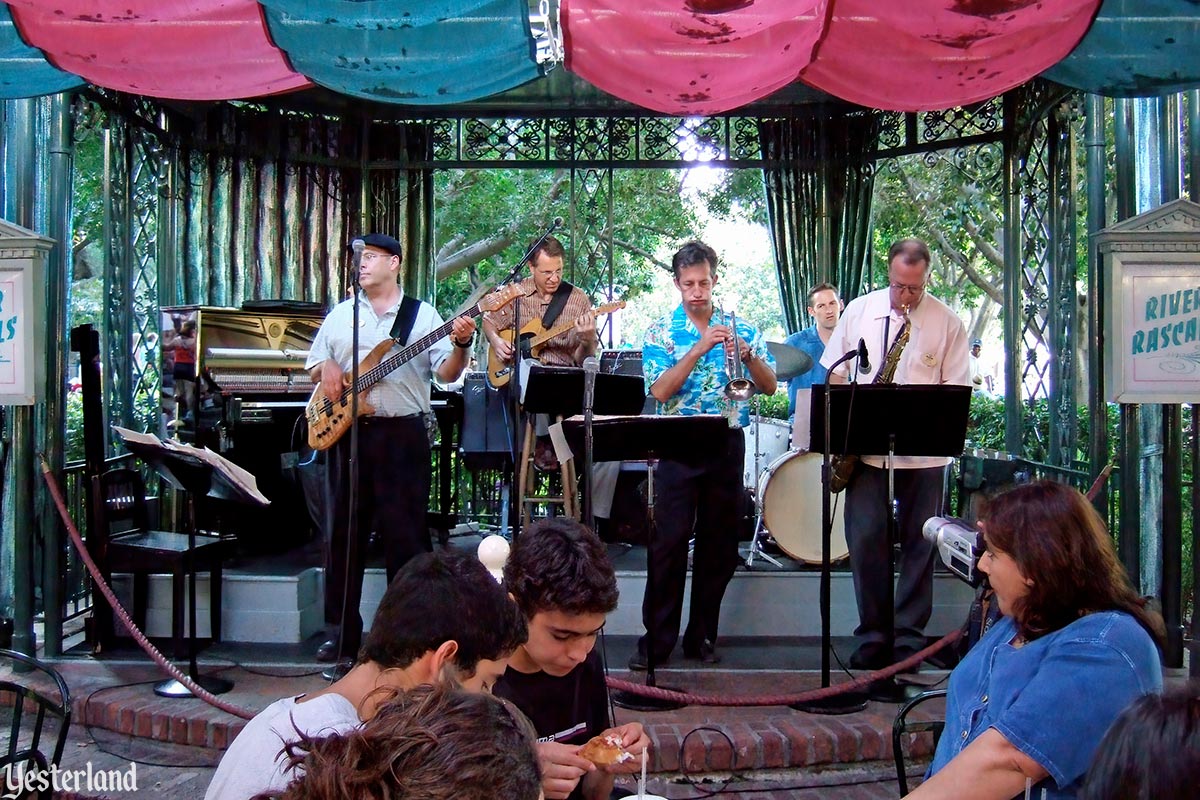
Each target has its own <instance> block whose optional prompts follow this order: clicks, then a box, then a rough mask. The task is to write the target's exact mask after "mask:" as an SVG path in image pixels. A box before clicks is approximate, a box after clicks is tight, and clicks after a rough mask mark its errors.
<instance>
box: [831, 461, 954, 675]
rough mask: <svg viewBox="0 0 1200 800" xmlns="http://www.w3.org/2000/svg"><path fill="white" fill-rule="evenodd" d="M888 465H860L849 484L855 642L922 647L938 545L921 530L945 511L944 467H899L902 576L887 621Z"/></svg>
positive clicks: (885, 649)
mask: <svg viewBox="0 0 1200 800" xmlns="http://www.w3.org/2000/svg"><path fill="white" fill-rule="evenodd" d="M887 475H888V473H887V470H886V469H879V468H877V467H870V466H867V465H866V464H859V466H858V471H857V472H856V473H855V475H854V478H853V479H852V480H851V481H850V483H849V485H848V486H847V487H846V544H847V545H848V546H849V548H850V569H851V570H852V571H853V577H854V597H855V599H856V600H857V601H858V619H859V625H858V628H857V629H855V631H854V636H855V640H856V644H857V645H858V646H859V647H862V646H864V645H867V646H870V647H873V648H882V652H884V653H885V654H891V652H892V651H893V649H894V648H896V647H899V648H902V649H904V650H908V651H913V652H915V651H916V650H919V649H920V648H922V647H924V646H925V625H926V624H927V623H928V622H929V616H930V613H931V612H932V610H933V561H934V556H935V553H934V547H933V545H932V544H930V543H929V542H927V541H926V540H925V537H924V536H923V535H922V534H921V527H922V526H923V525H924V524H925V520H927V519H929V518H930V517H932V516H936V515H937V514H939V513H941V511H942V499H943V497H944V495H945V485H946V468H945V467H933V468H930V469H898V470H896V471H895V475H896V502H897V506H898V509H899V514H898V516H897V520H898V523H899V524H898V535H899V540H900V560H899V561H898V562H897V564H896V566H897V567H898V568H899V577H898V578H897V580H896V595H895V606H894V608H895V616H894V618H893V619H892V620H891V624H890V625H889V624H888V623H889V620H888V616H889V613H890V612H891V609H889V608H888V605H887V602H888V596H887V594H888V583H889V582H890V581H891V580H892V546H891V543H890V542H889V541H888V535H887V534H888V531H887V497H888V491H887V489H888V487H887Z"/></svg>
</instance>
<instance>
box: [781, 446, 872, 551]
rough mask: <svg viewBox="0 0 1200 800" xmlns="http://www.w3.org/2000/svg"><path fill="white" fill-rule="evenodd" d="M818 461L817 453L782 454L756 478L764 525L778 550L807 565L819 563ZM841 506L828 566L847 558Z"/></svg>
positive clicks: (819, 469) (819, 464)
mask: <svg viewBox="0 0 1200 800" xmlns="http://www.w3.org/2000/svg"><path fill="white" fill-rule="evenodd" d="M821 460H822V458H821V454H820V453H806V452H792V453H785V454H783V455H782V456H780V457H779V458H777V459H775V460H774V461H773V462H771V465H770V466H769V467H767V468H766V470H764V471H763V474H762V477H761V478H760V479H759V485H760V486H761V487H763V488H762V500H761V501H760V504H761V509H762V518H763V524H764V525H765V527H766V529H767V531H768V532H769V533H770V534H771V537H772V538H773V539H774V540H775V542H776V544H778V545H779V549H781V550H783V552H785V553H787V554H788V555H789V556H791V557H792V558H794V559H796V560H797V561H803V562H804V563H806V564H820V563H821ZM838 499H839V498H837V497H836V496H835V497H834V500H835V501H837V500H838ZM841 499H843V500H844V499H845V496H844V495H843V496H842V498H841ZM843 505H844V503H838V504H837V508H836V509H835V511H834V515H833V532H832V535H831V536H830V540H829V560H830V562H831V563H832V562H835V561H841V560H842V559H844V558H846V557H847V556H849V555H850V548H849V547H847V546H846V526H845V523H844V521H843V518H842V506H843Z"/></svg>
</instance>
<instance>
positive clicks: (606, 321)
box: [571, 168, 613, 345]
mask: <svg viewBox="0 0 1200 800" xmlns="http://www.w3.org/2000/svg"><path fill="white" fill-rule="evenodd" d="M571 208H572V216H571V229H572V236H571V244H572V249H573V251H574V252H573V255H574V258H573V259H572V260H571V282H572V283H574V284H575V285H576V286H578V287H580V288H581V289H583V291H584V292H586V293H587V295H588V296H589V297H592V298H597V297H603V298H605V299H607V300H611V299H612V295H613V288H612V279H613V277H612V276H613V260H612V259H613V252H612V230H613V171H612V169H611V168H610V169H577V170H572V171H571ZM596 322H597V326H598V328H599V330H598V333H599V335H600V338H601V339H602V340H603V341H604V342H606V343H607V344H609V345H611V344H612V317H611V316H608V315H606V316H604V317H601V318H599V319H597V321H596Z"/></svg>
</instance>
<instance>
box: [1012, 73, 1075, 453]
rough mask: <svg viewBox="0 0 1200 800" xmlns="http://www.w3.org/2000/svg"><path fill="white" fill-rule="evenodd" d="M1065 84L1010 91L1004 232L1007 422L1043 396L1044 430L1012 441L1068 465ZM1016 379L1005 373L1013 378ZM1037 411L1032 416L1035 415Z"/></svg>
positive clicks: (1071, 425) (1068, 133) (1071, 444)
mask: <svg viewBox="0 0 1200 800" xmlns="http://www.w3.org/2000/svg"><path fill="white" fill-rule="evenodd" d="M1066 97H1067V96H1066V95H1065V94H1064V93H1063V92H1062V90H1061V89H1058V88H1057V87H1053V86H1051V85H1049V84H1045V83H1041V82H1036V83H1034V84H1030V85H1028V86H1026V87H1022V89H1020V90H1019V91H1017V92H1016V93H1014V100H1013V106H1012V111H1011V114H1012V118H1011V121H1010V124H1011V125H1012V131H1011V134H1010V137H1011V138H1010V139H1009V142H1010V146H1011V150H1010V151H1009V152H1008V158H1009V159H1011V160H1012V165H1011V167H1010V172H1009V174H1010V176H1011V177H1010V180H1011V181H1012V186H1011V189H1010V191H1011V192H1012V201H1013V202H1011V203H1010V205H1009V212H1008V215H1009V218H1008V220H1007V225H1009V226H1014V225H1015V228H1014V229H1013V230H1012V232H1011V233H1010V235H1009V238H1008V239H1007V242H1008V246H1009V247H1012V248H1013V250H1014V252H1015V253H1016V254H1017V257H1016V259H1011V258H1010V259H1009V264H1008V275H1007V276H1006V280H1007V281H1013V282H1015V285H1014V286H1012V287H1011V288H1010V289H1009V291H1008V296H1009V297H1010V298H1011V299H1012V301H1013V302H1012V305H1013V306H1014V307H1013V308H1011V309H1010V313H1014V314H1018V315H1019V316H1018V318H1017V319H1014V320H1012V322H1011V324H1010V325H1009V326H1008V327H1007V328H1006V330H1007V336H1006V346H1007V347H1008V348H1009V358H1010V359H1013V360H1014V361H1013V366H1012V367H1011V368H1010V370H1009V372H1008V376H1009V378H1010V379H1011V378H1015V379H1016V383H1017V386H1012V387H1009V391H1008V398H1009V400H1008V402H1009V406H1010V408H1009V412H1008V414H1007V419H1008V422H1009V424H1010V426H1011V425H1013V424H1014V419H1016V420H1017V422H1016V423H1015V424H1016V425H1017V426H1018V429H1019V426H1020V422H1019V417H1020V415H1019V414H1017V413H1016V404H1017V403H1021V402H1023V403H1026V404H1028V405H1029V407H1030V409H1031V410H1034V409H1035V407H1036V406H1037V405H1039V404H1043V403H1044V404H1045V405H1046V406H1047V410H1048V412H1049V424H1048V426H1047V428H1046V429H1045V430H1043V429H1042V428H1041V427H1040V426H1038V425H1035V426H1033V428H1032V429H1031V430H1026V431H1019V432H1010V438H1009V441H1010V444H1009V447H1010V449H1012V448H1013V446H1014V445H1015V444H1018V443H1019V445H1020V449H1021V450H1022V454H1023V455H1024V456H1026V457H1028V458H1033V459H1035V460H1039V461H1041V460H1048V461H1050V462H1051V463H1054V464H1056V465H1058V466H1071V465H1072V464H1073V463H1074V456H1075V444H1076V437H1077V434H1076V426H1077V419H1076V418H1077V410H1076V407H1075V391H1074V383H1075V371H1076V364H1075V351H1074V347H1075V340H1076V339H1077V337H1076V336H1075V308H1076V305H1077V302H1078V301H1077V297H1076V293H1077V287H1076V267H1075V264H1076V253H1075V249H1076V232H1075V226H1076V224H1077V221H1076V218H1075V198H1074V194H1075V187H1074V183H1073V179H1074V171H1073V157H1074V143H1073V138H1072V137H1073V131H1072V125H1071V120H1072V112H1071V109H1070V107H1069V105H1068V104H1066V103H1064V99H1065V98H1066ZM1011 382H1012V381H1011V380H1010V383H1011ZM1033 416H1034V419H1037V415H1036V414H1034V415H1033Z"/></svg>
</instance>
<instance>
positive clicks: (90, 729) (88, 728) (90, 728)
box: [81, 667, 228, 769]
mask: <svg viewBox="0 0 1200 800" xmlns="http://www.w3.org/2000/svg"><path fill="white" fill-rule="evenodd" d="M226 669H228V667H226ZM158 680H159V679H158V678H153V679H151V680H148V681H131V682H130V683H121V684H117V685H115V686H101V687H100V688H99V689H93V690H92V692H91V693H90V694H88V696H87V697H85V698H84V700H83V713H82V715H81V716H82V718H83V729H84V731H85V732H86V733H87V735H88V739H90V740H91V742H92V744H93V745H94V746H95V747H96V749H97V750H99V751H100V752H101V753H104V754H105V755H110V756H113V757H114V758H119V759H121V760H122V761H129V762H131V763H137V764H142V765H143V766H147V767H174V768H176V769H178V768H181V767H215V766H216V764H215V763H211V759H210V760H209V761H208V762H205V763H203V764H181V763H180V759H178V758H176V759H174V760H172V761H149V760H147V759H145V758H137V757H134V756H131V755H129V754H128V753H118V752H116V751H114V750H112V749H110V746H109V745H105V744H104V743H102V742H101V741H100V740H99V739H97V738H96V734H95V733H94V731H95V730H106V731H109V732H110V733H113V734H115V735H117V736H133V734H123V733H121V732H120V731H112V730H110V729H108V728H105V727H103V726H100V725H92V724H91V723H90V722H88V706H89V705H90V704H91V702H92V698H94V697H95V696H96V695H98V694H100V693H101V692H110V691H115V690H117V689H130V688H133V687H134V686H150V685H152V684H155V683H158ZM138 738H141V737H138ZM149 741H152V742H154V743H156V744H160V745H163V746H166V747H190V746H189V745H179V744H175V743H174V742H169V741H162V740H159V739H150V740H149ZM192 749H194V748H192Z"/></svg>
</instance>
